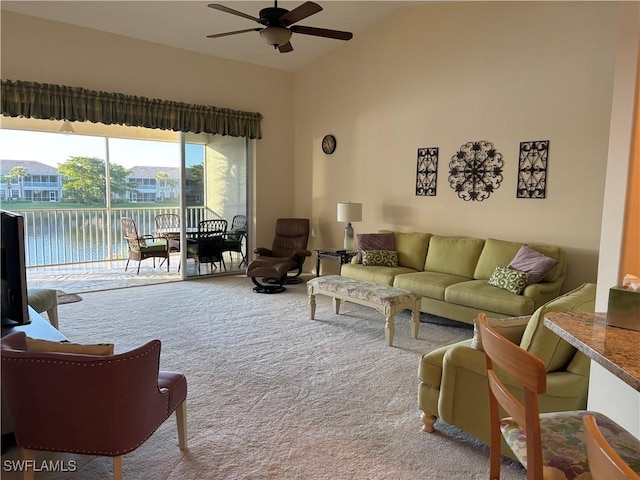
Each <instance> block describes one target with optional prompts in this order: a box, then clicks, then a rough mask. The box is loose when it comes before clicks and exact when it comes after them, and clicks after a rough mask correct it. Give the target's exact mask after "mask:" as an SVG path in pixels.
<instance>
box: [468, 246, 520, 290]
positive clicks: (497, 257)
mask: <svg viewBox="0 0 640 480" xmlns="http://www.w3.org/2000/svg"><path fill="white" fill-rule="evenodd" d="M520 247H522V242H508V241H506V240H497V239H495V238H487V239H486V240H485V242H484V246H483V247H482V253H480V258H478V263H477V264H476V269H475V272H474V274H473V278H475V279H476V280H480V279H485V280H488V279H489V277H491V274H492V273H493V271H494V270H495V269H496V267H497V266H498V265H509V263H511V260H513V258H514V257H515V256H516V253H518V250H520Z"/></svg>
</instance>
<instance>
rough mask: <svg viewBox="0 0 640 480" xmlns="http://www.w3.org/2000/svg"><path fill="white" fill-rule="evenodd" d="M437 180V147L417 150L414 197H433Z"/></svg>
mask: <svg viewBox="0 0 640 480" xmlns="http://www.w3.org/2000/svg"><path fill="white" fill-rule="evenodd" d="M437 179H438V147H427V148H419V149H418V166H417V169H416V195H420V196H423V197H435V196H436V186H437V185H436V182H437Z"/></svg>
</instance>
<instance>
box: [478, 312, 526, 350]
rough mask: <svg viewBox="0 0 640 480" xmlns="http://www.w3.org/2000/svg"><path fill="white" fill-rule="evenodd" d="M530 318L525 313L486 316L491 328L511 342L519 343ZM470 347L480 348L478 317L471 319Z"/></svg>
mask: <svg viewBox="0 0 640 480" xmlns="http://www.w3.org/2000/svg"><path fill="white" fill-rule="evenodd" d="M530 319H531V315H525V316H524V317H509V318H488V319H487V320H488V321H489V326H490V327H491V328H493V329H494V330H495V331H496V332H498V333H499V334H500V335H502V336H503V337H505V338H506V339H508V340H509V341H510V342H511V343H514V344H516V345H520V340H521V339H522V334H523V332H524V330H525V328H526V326H527V324H528V323H529V320H530ZM470 347H471V348H475V349H476V350H482V351H483V352H484V349H483V348H482V340H481V339H480V335H479V334H478V319H475V320H474V321H473V338H472V339H471V345H470Z"/></svg>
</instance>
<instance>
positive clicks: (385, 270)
mask: <svg viewBox="0 0 640 480" xmlns="http://www.w3.org/2000/svg"><path fill="white" fill-rule="evenodd" d="M414 272H415V270H413V269H412V268H407V267H369V266H365V265H361V264H359V263H345V264H344V265H342V268H341V269H340V275H342V276H343V277H348V278H353V279H355V280H365V281H367V282H374V283H379V284H380V285H388V286H390V287H391V286H393V279H394V278H395V277H396V275H399V274H402V273H414Z"/></svg>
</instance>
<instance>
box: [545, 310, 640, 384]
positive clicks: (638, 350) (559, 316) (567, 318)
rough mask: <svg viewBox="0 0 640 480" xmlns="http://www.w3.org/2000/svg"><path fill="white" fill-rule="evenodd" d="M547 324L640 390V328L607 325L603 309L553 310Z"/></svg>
mask: <svg viewBox="0 0 640 480" xmlns="http://www.w3.org/2000/svg"><path fill="white" fill-rule="evenodd" d="M544 324H545V325H546V327H547V328H548V329H549V330H551V331H552V332H555V333H556V334H558V335H559V336H560V337H561V338H563V339H565V340H566V341H567V342H569V343H570V344H571V345H573V346H574V347H576V348H577V349H578V350H580V351H581V352H583V353H584V354H585V355H587V356H588V357H589V358H591V359H592V360H594V361H596V362H598V363H599V364H600V365H602V366H603V367H604V368H606V369H607V370H609V371H610V372H611V373H613V374H614V375H615V376H617V377H618V378H620V379H621V380H622V381H624V382H625V383H627V384H628V385H630V386H631V387H632V388H634V389H636V390H637V391H639V392H640V332H638V331H635V330H628V329H626V328H619V327H612V326H607V322H606V314H604V313H585V312H551V313H547V314H546V315H545V318H544Z"/></svg>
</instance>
